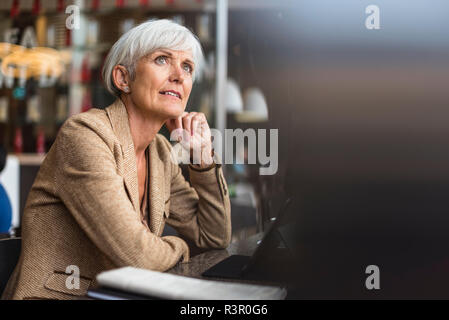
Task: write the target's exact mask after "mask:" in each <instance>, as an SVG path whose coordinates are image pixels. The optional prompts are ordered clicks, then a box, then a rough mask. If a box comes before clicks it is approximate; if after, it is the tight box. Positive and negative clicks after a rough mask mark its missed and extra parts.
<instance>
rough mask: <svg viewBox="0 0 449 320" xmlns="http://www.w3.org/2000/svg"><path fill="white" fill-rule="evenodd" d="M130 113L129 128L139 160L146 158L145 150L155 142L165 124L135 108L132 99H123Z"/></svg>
mask: <svg viewBox="0 0 449 320" xmlns="http://www.w3.org/2000/svg"><path fill="white" fill-rule="evenodd" d="M121 99H122V101H123V104H124V105H125V107H126V111H127V112H128V121H129V128H130V131H131V137H132V139H133V144H134V151H135V152H136V156H137V158H144V157H145V149H146V148H147V147H148V145H149V144H150V143H151V141H153V139H154V137H156V134H157V133H158V132H159V130H160V129H161V127H162V125H163V124H164V121H163V120H159V119H157V117H152V116H151V115H149V114H147V113H144V112H142V111H141V110H140V109H139V108H137V107H136V106H134V104H133V102H132V101H131V99H127V97H124V98H121Z"/></svg>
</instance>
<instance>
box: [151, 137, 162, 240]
mask: <svg viewBox="0 0 449 320" xmlns="http://www.w3.org/2000/svg"><path fill="white" fill-rule="evenodd" d="M154 139H156V137H155V138H154ZM149 176H150V199H149V201H150V219H149V220H150V225H149V227H150V230H151V232H153V233H154V234H157V235H159V233H160V231H161V230H160V228H161V225H162V220H163V214H164V208H165V207H164V205H165V197H164V195H165V192H164V191H165V189H164V188H165V183H164V181H165V174H164V163H163V162H162V160H161V159H160V158H159V153H158V150H157V147H156V144H155V143H153V142H152V143H151V144H150V175H149Z"/></svg>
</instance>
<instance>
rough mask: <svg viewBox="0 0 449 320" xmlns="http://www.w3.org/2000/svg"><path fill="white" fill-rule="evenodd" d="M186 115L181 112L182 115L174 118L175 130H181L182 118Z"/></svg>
mask: <svg viewBox="0 0 449 320" xmlns="http://www.w3.org/2000/svg"><path fill="white" fill-rule="evenodd" d="M187 114H188V112H185V111H184V112H183V113H182V115H180V116H179V117H177V118H175V119H174V120H175V129H182V118H183V117H184V116H186V115H187Z"/></svg>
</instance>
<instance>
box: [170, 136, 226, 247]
mask: <svg viewBox="0 0 449 320" xmlns="http://www.w3.org/2000/svg"><path fill="white" fill-rule="evenodd" d="M167 143H168V141H167ZM170 147H171V146H170ZM189 174H190V184H189V183H188V182H187V181H186V180H185V178H184V176H183V175H182V172H181V168H180V167H179V166H178V165H175V164H172V179H171V189H170V192H171V194H170V209H169V211H170V214H169V217H168V219H167V221H166V222H167V224H169V225H171V226H172V227H174V228H175V229H176V231H177V232H178V233H179V234H180V236H181V237H183V238H185V239H187V240H189V241H190V242H192V243H193V244H195V246H197V247H198V248H201V249H224V248H226V247H227V246H228V245H229V243H230V240H231V209H230V201H229V193H228V190H227V185H226V181H225V179H224V176H223V171H222V168H221V165H218V164H215V165H214V166H213V167H211V168H208V169H205V170H202V169H197V168H194V167H192V166H189Z"/></svg>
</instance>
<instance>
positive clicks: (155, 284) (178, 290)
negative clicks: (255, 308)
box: [88, 267, 287, 300]
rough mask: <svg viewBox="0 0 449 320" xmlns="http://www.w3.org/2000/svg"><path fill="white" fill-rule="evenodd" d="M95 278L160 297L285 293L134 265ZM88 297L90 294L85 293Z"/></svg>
mask: <svg viewBox="0 0 449 320" xmlns="http://www.w3.org/2000/svg"><path fill="white" fill-rule="evenodd" d="M97 281H98V283H99V284H100V285H101V286H102V287H105V288H111V289H113V290H118V291H120V292H128V293H131V294H134V295H135V296H147V297H153V298H159V299H180V300H184V299H189V300H280V299H284V298H285V297H286V295H287V290H286V289H285V288H282V287H276V286H265V285H255V284H246V283H234V282H223V281H214V280H203V279H196V278H189V277H184V276H179V275H174V274H169V273H163V272H157V271H150V270H146V269H138V268H133V267H124V268H120V269H114V270H110V271H105V272H102V273H100V274H98V275H97ZM92 293H93V294H94V295H95V293H96V291H93V292H92ZM88 296H92V294H89V292H88ZM92 297H94V296H92ZM96 297H97V298H101V296H98V295H97V296H96ZM103 298H106V297H105V296H103Z"/></svg>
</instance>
